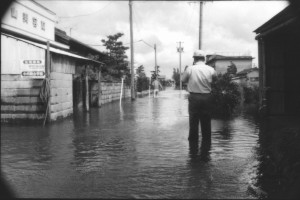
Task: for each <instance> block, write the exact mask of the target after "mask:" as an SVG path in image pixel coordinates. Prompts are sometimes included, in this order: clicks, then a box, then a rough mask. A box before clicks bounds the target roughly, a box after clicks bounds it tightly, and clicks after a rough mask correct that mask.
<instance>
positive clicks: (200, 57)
mask: <svg viewBox="0 0 300 200" xmlns="http://www.w3.org/2000/svg"><path fill="white" fill-rule="evenodd" d="M193 58H194V62H198V61H205V53H204V51H202V50H196V51H195V52H194V55H193Z"/></svg>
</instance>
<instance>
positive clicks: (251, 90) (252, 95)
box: [243, 86, 259, 104]
mask: <svg viewBox="0 0 300 200" xmlns="http://www.w3.org/2000/svg"><path fill="white" fill-rule="evenodd" d="M243 90H244V103H246V104H258V101H259V88H258V86H253V87H249V86H248V87H247V86H244V87H243Z"/></svg>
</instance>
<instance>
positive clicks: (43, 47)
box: [1, 33, 104, 65]
mask: <svg viewBox="0 0 300 200" xmlns="http://www.w3.org/2000/svg"><path fill="white" fill-rule="evenodd" d="M1 34H3V35H6V36H8V37H11V38H15V39H17V40H20V41H23V42H26V43H28V44H32V45H34V46H37V47H40V48H42V49H47V45H44V44H39V43H36V42H32V41H30V40H26V39H22V38H19V37H15V36H12V35H8V34H5V33H1ZM49 50H50V51H51V52H54V53H57V54H61V55H66V56H70V57H73V58H77V59H82V60H89V61H92V62H95V63H98V64H101V65H104V63H102V62H99V61H96V60H93V59H90V58H86V57H83V56H79V55H76V54H74V53H70V52H67V51H63V50H60V49H56V48H53V47H50V48H49Z"/></svg>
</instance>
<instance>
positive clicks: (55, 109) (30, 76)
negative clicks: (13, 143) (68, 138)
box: [1, 0, 116, 123]
mask: <svg viewBox="0 0 300 200" xmlns="http://www.w3.org/2000/svg"><path fill="white" fill-rule="evenodd" d="M55 23H56V15H55V13H53V12H51V11H50V10H48V9H47V8H45V7H43V6H41V5H39V4H38V3H37V2H35V1H31V0H28V1H20V0H17V1H15V2H13V3H12V4H11V5H10V7H9V8H8V9H7V12H6V13H5V15H4V16H3V18H2V21H1V122H13V123H14V122H17V121H24V120H43V121H44V122H45V121H46V120H48V121H55V120H57V119H60V118H64V117H67V116H69V115H72V114H73V111H74V109H73V108H74V96H76V95H74V91H77V89H76V88H75V85H74V79H75V78H76V77H78V76H77V75H78V74H79V76H80V77H81V79H80V80H81V83H82V87H84V88H85V89H83V90H82V91H83V92H82V93H81V94H80V95H79V96H80V98H81V101H82V102H84V107H85V109H87V110H89V105H90V103H91V98H92V96H91V93H90V91H91V89H90V88H91V86H90V85H89V82H90V80H89V71H93V72H94V74H95V75H96V76H97V78H96V80H97V83H98V84H97V85H98V87H97V88H98V92H97V94H96V97H97V100H96V101H97V105H98V106H100V105H101V103H102V102H109V100H108V99H109V97H110V96H108V99H106V95H103V96H101V95H102V91H101V84H102V83H101V66H103V63H102V62H100V61H99V59H97V60H96V59H93V58H94V57H93V56H90V55H95V54H99V55H100V54H101V52H99V51H96V50H95V49H92V48H90V47H88V46H87V45H84V44H83V43H81V42H79V41H77V40H72V42H71V43H68V42H63V41H64V40H65V41H69V38H68V37H65V38H63V39H62V37H61V36H59V34H58V33H57V31H55V30H56V29H55ZM58 38H60V39H58ZM61 39H62V40H61ZM73 46H75V47H73ZM81 48H83V49H84V52H85V53H86V54H84V55H83V54H81V52H80V51H77V50H78V49H81ZM101 55H102V54H101ZM76 74H77V75H76ZM104 86H105V83H104ZM94 88H95V87H94ZM115 96H116V95H114V98H111V99H116V98H115ZM93 98H94V99H95V94H94V96H93Z"/></svg>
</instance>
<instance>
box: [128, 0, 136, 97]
mask: <svg viewBox="0 0 300 200" xmlns="http://www.w3.org/2000/svg"><path fill="white" fill-rule="evenodd" d="M129 21H130V55H131V58H130V61H131V62H130V64H131V100H135V91H134V90H135V87H134V56H133V30H132V2H131V0H129Z"/></svg>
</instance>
